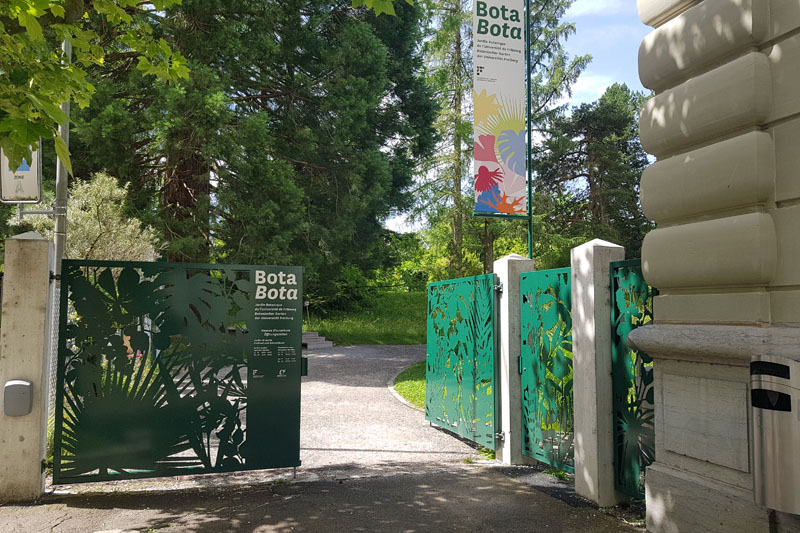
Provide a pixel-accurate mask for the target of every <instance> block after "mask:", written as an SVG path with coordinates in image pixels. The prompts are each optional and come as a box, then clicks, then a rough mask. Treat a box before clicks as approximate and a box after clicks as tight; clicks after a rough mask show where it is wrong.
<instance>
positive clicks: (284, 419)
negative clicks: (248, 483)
mask: <svg viewBox="0 0 800 533" xmlns="http://www.w3.org/2000/svg"><path fill="white" fill-rule="evenodd" d="M62 270H63V273H62V276H63V277H62V291H61V294H62V300H61V310H62V311H61V316H60V336H59V339H60V347H59V357H58V377H57V385H56V387H57V388H56V421H55V440H54V445H55V446H54V465H53V478H54V481H55V483H64V482H83V481H98V480H108V479H125V478H137V477H155V476H172V475H187V474H198V473H207V472H229V471H235V470H253V469H261V468H277V467H292V466H298V465H299V464H300V460H299V449H300V375H301V372H302V367H303V361H302V358H301V351H300V350H301V345H300V343H301V323H302V301H303V300H302V294H303V290H302V269H301V268H299V267H251V266H224V265H189V264H176V263H111V262H103V261H64V263H63V269H62Z"/></svg>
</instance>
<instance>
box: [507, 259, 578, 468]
mask: <svg viewBox="0 0 800 533" xmlns="http://www.w3.org/2000/svg"><path fill="white" fill-rule="evenodd" d="M571 286H572V282H571V275H570V269H569V268H562V269H556V270H544V271H540V272H528V273H524V274H522V275H521V276H520V290H521V293H522V298H521V306H522V309H521V323H522V324H521V336H522V339H521V341H522V342H521V349H522V353H521V356H520V359H519V372H520V374H521V379H522V384H521V386H522V439H523V442H522V453H523V454H525V455H527V456H528V457H532V458H534V459H536V460H537V461H541V462H543V463H547V464H549V465H551V466H553V467H554V468H557V469H560V470H564V471H567V472H574V469H575V463H574V449H573V438H574V423H573V420H574V409H573V405H574V404H573V395H572V383H573V380H572V377H573V376H572V311H571V309H572V296H571Z"/></svg>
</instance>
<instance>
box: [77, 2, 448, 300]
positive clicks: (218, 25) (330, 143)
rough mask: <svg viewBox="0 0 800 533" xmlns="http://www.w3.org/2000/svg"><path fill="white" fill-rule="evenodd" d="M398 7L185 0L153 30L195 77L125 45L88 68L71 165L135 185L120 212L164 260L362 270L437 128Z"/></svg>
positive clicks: (379, 247) (411, 17)
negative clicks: (155, 73)
mask: <svg viewBox="0 0 800 533" xmlns="http://www.w3.org/2000/svg"><path fill="white" fill-rule="evenodd" d="M395 8H396V9H397V14H398V16H396V17H379V16H376V15H375V14H374V13H372V12H370V11H367V10H365V9H353V8H352V7H350V2H349V1H348V0H338V1H335V2H323V1H321V0H289V1H281V2H278V1H277V0H270V1H263V0H261V1H256V0H235V1H229V2H222V1H221V0H219V1H213V0H184V2H183V4H182V5H181V6H180V7H174V8H172V9H170V10H168V11H167V16H165V17H164V18H163V19H162V20H161V21H160V23H159V24H158V25H157V26H154V35H157V36H160V37H161V36H163V37H164V38H166V39H168V40H170V42H174V43H175V46H176V48H177V49H178V50H180V51H181V53H182V54H183V55H184V56H185V57H186V58H187V60H188V62H189V65H190V67H191V76H190V77H189V79H187V80H185V81H182V82H180V83H178V84H175V85H172V86H167V85H164V84H156V85H155V86H154V85H153V84H150V83H147V81H146V80H144V78H143V77H142V76H141V74H140V73H139V72H137V71H135V70H134V69H131V68H130V66H129V63H128V61H127V58H126V57H125V56H124V55H115V56H114V57H113V59H114V61H108V62H107V63H106V65H105V66H103V67H102V68H97V69H96V72H95V73H94V78H93V79H94V80H95V83H96V85H97V96H96V97H95V103H96V105H94V106H92V108H91V109H89V110H86V111H84V112H82V113H80V114H79V116H77V117H76V126H75V135H74V139H75V143H74V146H75V150H76V153H80V154H81V157H80V158H76V161H80V167H79V173H80V174H86V173H89V172H92V171H97V170H99V169H102V168H107V169H108V170H109V171H110V172H112V173H114V174H116V175H118V176H119V177H120V179H122V180H123V181H124V182H129V183H131V184H132V187H131V190H132V191H139V193H134V194H133V196H132V197H131V198H130V205H129V207H130V212H131V213H134V214H136V215H137V216H139V217H140V218H142V220H144V221H148V222H152V224H153V226H154V227H156V228H157V229H158V230H159V231H160V232H161V233H162V235H163V237H164V242H165V244H166V245H167V246H168V252H169V256H170V258H171V259H173V260H189V261H205V260H208V259H212V260H217V259H219V260H225V261H227V262H247V263H265V262H266V263H276V262H292V263H294V264H302V265H305V266H306V268H307V278H309V280H310V290H311V291H312V292H315V291H316V292H318V293H320V294H323V293H325V292H326V291H328V289H329V287H331V286H332V282H333V280H335V279H336V278H337V277H338V276H340V275H341V274H342V272H346V271H347V272H351V271H352V269H351V268H350V267H353V268H355V269H357V270H359V271H360V272H362V273H368V272H370V271H371V270H373V269H375V268H377V267H379V266H381V264H382V263H383V262H384V260H385V256H386V249H385V246H383V242H384V240H383V237H384V235H383V234H384V232H385V230H383V228H382V224H381V223H382V221H383V219H385V218H386V216H387V215H388V214H389V212H390V210H391V209H395V208H397V209H402V208H405V207H407V206H408V205H409V204H410V197H409V195H408V193H407V189H408V186H409V185H410V184H411V183H412V176H413V172H414V168H415V161H417V160H418V159H421V158H424V157H427V155H428V154H429V153H430V151H431V150H432V147H433V143H432V142H431V139H432V138H433V137H434V132H433V130H432V128H431V122H432V120H433V116H434V105H433V102H432V100H431V96H430V92H429V90H428V88H427V87H426V85H425V84H424V80H423V79H422V77H421V76H420V74H419V73H420V70H421V67H422V61H421V58H420V56H419V41H420V38H421V35H420V30H419V19H420V8H419V6H416V5H413V6H412V5H409V4H407V3H405V2H402V3H397V4H396V5H395ZM119 146H125V147H130V149H129V150H127V151H121V150H119ZM76 168H78V167H76ZM153 198H158V199H159V202H158V203H157V204H154V203H153V201H152V200H153Z"/></svg>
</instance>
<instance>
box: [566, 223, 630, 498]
mask: <svg viewBox="0 0 800 533" xmlns="http://www.w3.org/2000/svg"><path fill="white" fill-rule="evenodd" d="M623 259H625V248H623V247H622V246H618V245H616V244H613V243H610V242H606V241H602V240H599V239H595V240H593V241H591V242H587V243H586V244H584V245H582V246H578V247H577V248H574V249H573V250H572V252H571V262H572V350H573V351H572V361H573V363H572V364H573V366H572V368H573V376H574V378H573V379H574V382H573V383H574V387H573V395H574V402H575V403H574V405H575V490H576V491H577V493H578V494H580V495H581V496H583V497H584V498H587V499H589V500H591V501H593V502H595V503H596V504H597V505H599V506H601V507H610V506H613V505H616V504H618V503H619V502H620V501H623V500H624V499H625V498H624V496H621V495H618V494H617V492H616V490H615V489H614V408H613V393H612V383H611V289H610V286H609V285H610V280H611V271H610V266H609V265H610V264H611V263H612V262H613V261H622V260H623Z"/></svg>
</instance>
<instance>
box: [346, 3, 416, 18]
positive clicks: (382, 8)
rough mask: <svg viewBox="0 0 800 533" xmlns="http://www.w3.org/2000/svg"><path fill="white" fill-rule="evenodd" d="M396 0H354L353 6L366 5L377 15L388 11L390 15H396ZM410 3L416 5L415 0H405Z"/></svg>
mask: <svg viewBox="0 0 800 533" xmlns="http://www.w3.org/2000/svg"><path fill="white" fill-rule="evenodd" d="M394 1H395V0H353V7H359V6H366V7H367V8H369V9H373V10H375V14H376V15H380V14H383V13H386V14H388V15H395V11H394ZM405 1H406V2H407V3H408V4H409V5H414V1H413V0H405Z"/></svg>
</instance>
